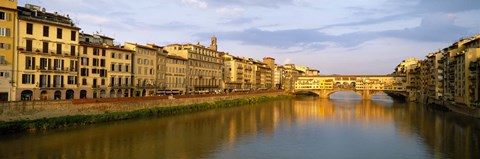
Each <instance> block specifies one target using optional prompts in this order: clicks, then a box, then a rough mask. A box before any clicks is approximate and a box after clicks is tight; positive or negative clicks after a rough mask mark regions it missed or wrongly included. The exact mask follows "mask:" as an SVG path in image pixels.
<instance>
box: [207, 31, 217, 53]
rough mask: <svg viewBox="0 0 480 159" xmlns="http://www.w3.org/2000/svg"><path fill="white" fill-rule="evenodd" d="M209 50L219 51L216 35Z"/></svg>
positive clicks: (211, 40)
mask: <svg viewBox="0 0 480 159" xmlns="http://www.w3.org/2000/svg"><path fill="white" fill-rule="evenodd" d="M208 48H209V49H212V50H215V51H217V37H215V35H213V36H212V38H211V39H210V47H208Z"/></svg>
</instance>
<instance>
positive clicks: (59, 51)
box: [57, 44, 62, 55]
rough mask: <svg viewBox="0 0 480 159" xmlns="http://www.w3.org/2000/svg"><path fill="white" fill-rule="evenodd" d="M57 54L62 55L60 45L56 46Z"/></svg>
mask: <svg viewBox="0 0 480 159" xmlns="http://www.w3.org/2000/svg"><path fill="white" fill-rule="evenodd" d="M57 54H59V55H60V54H62V44H57Z"/></svg>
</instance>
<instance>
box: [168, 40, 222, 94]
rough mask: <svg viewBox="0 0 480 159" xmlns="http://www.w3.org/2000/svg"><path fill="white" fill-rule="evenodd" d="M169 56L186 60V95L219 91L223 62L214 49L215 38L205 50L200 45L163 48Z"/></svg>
mask: <svg viewBox="0 0 480 159" xmlns="http://www.w3.org/2000/svg"><path fill="white" fill-rule="evenodd" d="M165 49H166V50H167V52H168V54H169V55H174V56H180V57H183V58H187V59H188V70H187V85H186V89H187V90H186V92H187V93H206V92H212V91H220V90H221V89H222V88H221V86H222V82H223V81H222V69H223V61H222V57H221V56H220V55H221V53H220V52H218V51H217V50H215V49H216V38H212V44H211V46H210V47H209V48H206V47H205V46H203V45H200V44H196V45H194V44H172V45H167V46H166V47H165Z"/></svg>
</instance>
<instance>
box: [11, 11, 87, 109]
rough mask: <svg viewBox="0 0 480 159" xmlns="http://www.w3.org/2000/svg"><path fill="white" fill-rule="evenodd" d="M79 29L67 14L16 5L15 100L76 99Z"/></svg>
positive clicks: (78, 94) (77, 95)
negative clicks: (16, 71)
mask: <svg viewBox="0 0 480 159" xmlns="http://www.w3.org/2000/svg"><path fill="white" fill-rule="evenodd" d="M79 30H80V28H78V27H77V26H75V25H74V24H73V22H72V20H71V19H70V18H69V17H68V15H67V16H63V15H60V14H58V13H56V12H55V13H49V12H46V10H45V9H41V8H40V7H39V6H34V5H29V4H27V5H25V7H18V28H17V34H18V37H17V43H18V53H17V54H16V55H18V56H17V58H16V64H15V66H14V70H18V74H16V75H15V77H14V82H15V88H14V89H16V95H15V97H16V100H32V99H41V100H54V99H73V98H79V96H80V92H79V90H78V87H77V83H78V74H77V71H78V65H77V63H78V41H79V39H78V31H79Z"/></svg>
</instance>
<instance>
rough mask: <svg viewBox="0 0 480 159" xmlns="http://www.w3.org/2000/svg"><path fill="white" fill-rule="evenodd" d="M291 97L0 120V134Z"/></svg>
mask: <svg viewBox="0 0 480 159" xmlns="http://www.w3.org/2000/svg"><path fill="white" fill-rule="evenodd" d="M286 98H291V96H288V95H277V96H258V97H247V98H239V99H233V100H223V101H217V102H209V103H200V104H193V105H185V106H175V107H160V108H151V109H142V110H136V111H131V112H108V111H107V112H105V113H104V114H99V115H76V116H63V117H55V118H44V119H38V120H24V121H13V122H3V123H2V122H0V134H6V133H15V132H24V131H32V132H34V131H36V130H47V129H57V128H66V127H76V126H85V125H90V124H95V123H104V122H109V121H119V120H127V119H134V118H145V117H152V116H162V115H171V114H178V113H185V112H195V111H203V110H208V109H217V108H228V107H234V106H241V105H245V104H251V103H260V102H266V101H271V100H277V99H286Z"/></svg>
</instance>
